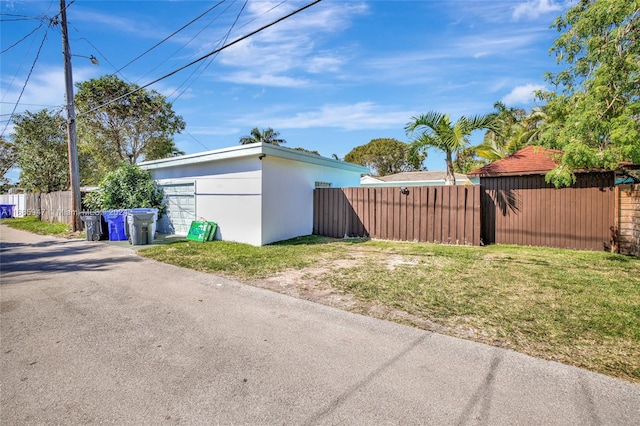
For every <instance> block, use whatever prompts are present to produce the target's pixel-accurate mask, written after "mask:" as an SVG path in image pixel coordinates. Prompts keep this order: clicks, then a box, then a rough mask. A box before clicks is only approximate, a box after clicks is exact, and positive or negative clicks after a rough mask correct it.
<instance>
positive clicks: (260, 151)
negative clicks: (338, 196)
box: [140, 143, 369, 246]
mask: <svg viewBox="0 0 640 426" xmlns="http://www.w3.org/2000/svg"><path fill="white" fill-rule="evenodd" d="M140 167H141V168H143V169H146V170H149V171H150V172H151V174H152V176H153V178H154V179H155V180H156V181H157V182H158V184H159V185H160V186H162V188H163V189H164V191H165V194H166V201H167V207H168V214H167V215H165V216H164V217H163V218H162V219H161V220H160V221H159V222H158V231H159V232H162V233H168V234H172V233H175V234H181V235H186V234H187V233H188V231H189V226H190V225H191V221H193V220H195V219H204V220H207V221H213V222H216V223H217V224H218V234H217V236H216V239H222V240H227V241H237V242H243V243H248V244H252V245H256V246H260V245H264V244H269V243H272V242H275V241H280V240H285V239H288V238H294V237H298V236H301V235H309V234H311V233H312V230H313V190H314V188H317V187H328V186H330V187H334V188H341V187H349V186H360V176H361V175H363V174H366V173H369V169H368V168H366V167H362V166H358V165H355V164H351V163H346V162H343V161H337V160H333V159H330V158H325V157H320V156H318V155H313V154H308V153H305V152H301V151H296V150H293V149H290V148H284V147H279V146H274V145H270V144H262V143H256V144H250V145H239V146H235V147H231V148H224V149H218V150H214V151H207V152H202V153H198V154H191V155H184V156H180V157H172V158H165V159H161V160H154V161H145V162H143V163H141V164H140Z"/></svg>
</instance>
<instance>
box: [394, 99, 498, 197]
mask: <svg viewBox="0 0 640 426" xmlns="http://www.w3.org/2000/svg"><path fill="white" fill-rule="evenodd" d="M493 122H494V116H493V115H486V116H475V117H471V118H467V117H465V116H462V117H460V118H459V119H458V121H456V122H455V123H453V124H452V123H451V119H450V118H449V114H442V113H439V112H436V111H431V112H429V113H427V114H426V115H420V116H417V117H411V121H410V122H409V123H407V125H406V126H405V131H406V133H407V135H408V136H413V134H414V133H415V132H419V134H418V136H417V137H415V138H414V139H413V142H412V143H411V147H410V152H411V155H412V156H416V155H419V154H421V153H422V154H423V155H424V154H426V150H427V149H428V148H436V149H439V150H441V151H442V152H444V154H445V163H446V164H447V175H446V177H445V184H446V185H455V184H456V177H455V174H454V170H453V154H454V153H455V154H456V155H457V154H458V153H459V152H461V151H462V150H463V149H464V148H466V147H467V146H468V144H469V135H470V134H471V132H473V131H474V130H480V129H491V128H493Z"/></svg>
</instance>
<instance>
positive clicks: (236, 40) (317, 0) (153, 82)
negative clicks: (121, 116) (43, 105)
mask: <svg viewBox="0 0 640 426" xmlns="http://www.w3.org/2000/svg"><path fill="white" fill-rule="evenodd" d="M321 1H322V0H314V1H312V2H311V3H308V4H306V5H305V6H302V7H301V8H298V9H296V10H294V11H293V12H290V13H288V14H286V15H284V16H282V17H280V18H278V19H276V20H275V21H273V22H271V23H269V24H266V25H263V26H262V27H260V28H258V29H257V30H254V31H251V32H250V33H248V34H246V35H244V36H242V37H239V38H237V39H235V40H234V41H232V42H231V43H229V44H226V45H224V46H222V47H220V48H218V49H215V50H213V51H211V52H209V53H207V54H206V55H204V56H202V57H200V58H198V59H196V60H193V61H191V62H189V63H188V64H186V65H183V66H181V67H180V68H178V69H175V70H173V71H171V72H170V73H168V74H165V75H163V76H162V77H159V78H157V79H155V80H153V81H152V82H150V83H147V84H145V85H144V86H141V87H138V88H137V89H135V90H132V91H130V92H128V93H125V94H124V95H121V96H118V97H116V98H114V99H111V100H110V101H107V102H105V103H104V104H102V105H98V106H97V107H94V108H91V109H90V110H88V111H84V112H82V113H79V114H77V116H81V115H85V114H89V113H91V112H93V111H96V110H99V109H100V108H104V107H105V106H107V105H109V104H112V103H113V102H116V101H118V100H120V99H122V98H125V97H127V96H129V95H131V94H133V93H135V92H138V91H140V90H142V89H145V88H147V87H149V86H151V85H152V84H155V83H157V82H159V81H161V80H164V79H165V78H168V77H171V76H172V75H174V74H177V73H178V72H180V71H182V70H184V69H186V68H189V67H190V66H192V65H194V64H197V63H198V62H200V61H203V60H205V59H207V58H208V57H210V56H212V55H215V54H216V53H219V52H221V51H223V50H224V49H227V48H229V47H231V46H233V45H235V44H238V43H240V42H241V41H243V40H246V39H247V38H249V37H251V36H254V35H256V34H258V33H259V32H261V31H264V30H266V29H267V28H270V27H272V26H274V25H276V24H277V23H280V22H282V21H284V20H285V19H288V18H290V17H292V16H293V15H296V14H298V13H300V12H302V11H303V10H306V9H308V8H310V7H311V6H313V5H316V4H318V3H320V2H321Z"/></svg>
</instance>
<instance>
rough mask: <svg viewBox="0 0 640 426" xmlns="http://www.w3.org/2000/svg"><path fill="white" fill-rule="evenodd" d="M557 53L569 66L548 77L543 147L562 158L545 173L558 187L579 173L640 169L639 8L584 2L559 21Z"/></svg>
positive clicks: (608, 0)
mask: <svg viewBox="0 0 640 426" xmlns="http://www.w3.org/2000/svg"><path fill="white" fill-rule="evenodd" d="M552 27H555V28H556V29H557V30H558V31H559V32H560V33H561V35H560V36H559V37H558V38H557V39H556V40H555V42H554V44H553V47H552V48H551V52H553V53H555V55H556V58H557V61H558V63H564V64H566V65H567V67H566V69H564V70H562V71H560V72H558V73H555V74H554V73H548V74H547V75H546V79H547V81H548V82H549V83H550V84H552V85H553V87H554V89H553V90H548V91H542V92H540V93H539V94H538V96H539V98H541V99H543V100H546V101H547V103H546V105H545V107H544V110H545V113H546V114H547V116H548V120H547V121H546V123H545V125H544V129H543V133H542V135H541V144H542V145H544V146H546V147H548V148H556V149H561V150H563V151H564V155H563V156H562V159H561V163H560V165H559V166H558V167H557V168H556V169H555V170H552V171H551V172H550V173H549V174H547V180H548V181H551V182H553V183H554V184H555V185H556V186H562V185H570V184H571V183H573V182H575V175H574V174H573V170H575V169H577V168H607V169H614V168H616V167H618V165H619V163H620V161H634V162H640V143H638V141H639V140H640V84H638V81H640V37H639V36H638V34H640V1H638V0H631V1H619V0H597V1H588V0H581V1H579V2H578V4H576V5H575V6H574V7H572V8H570V9H569V10H567V12H566V13H565V14H564V15H563V16H560V17H559V18H557V19H556V20H555V22H554V23H553V25H552Z"/></svg>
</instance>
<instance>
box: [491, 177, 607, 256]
mask: <svg viewBox="0 0 640 426" xmlns="http://www.w3.org/2000/svg"><path fill="white" fill-rule="evenodd" d="M576 178H577V181H576V183H575V184H574V185H572V186H571V187H567V188H560V189H556V188H554V187H553V186H552V185H550V184H547V183H546V182H545V180H544V176H543V175H529V176H512V177H509V176H501V177H481V178H480V185H481V187H482V239H483V242H484V243H485V244H517V245H523V246H542V247H557V248H568V249H580V250H595V251H602V250H607V251H615V247H614V243H615V223H614V222H615V219H614V211H615V205H616V191H615V189H614V175H613V172H603V173H596V172H591V173H577V174H576Z"/></svg>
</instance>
